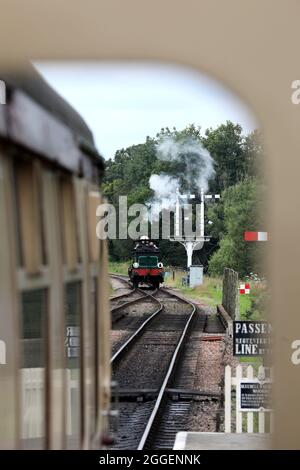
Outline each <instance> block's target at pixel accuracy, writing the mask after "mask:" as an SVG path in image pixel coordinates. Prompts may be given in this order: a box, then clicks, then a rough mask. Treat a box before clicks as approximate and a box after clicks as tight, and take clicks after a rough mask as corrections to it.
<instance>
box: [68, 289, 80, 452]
mask: <svg viewBox="0 0 300 470" xmlns="http://www.w3.org/2000/svg"><path fill="white" fill-rule="evenodd" d="M65 299H66V300H65V322H66V335H65V346H66V369H67V385H66V386H67V446H68V448H75V447H78V446H79V444H80V322H81V321H80V312H81V283H80V282H72V283H68V284H67V285H66V287H65Z"/></svg>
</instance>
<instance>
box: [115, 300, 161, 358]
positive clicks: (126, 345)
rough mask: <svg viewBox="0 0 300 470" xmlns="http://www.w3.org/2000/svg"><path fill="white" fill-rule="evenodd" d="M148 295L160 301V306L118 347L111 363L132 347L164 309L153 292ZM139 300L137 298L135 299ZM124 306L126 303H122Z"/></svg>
mask: <svg viewBox="0 0 300 470" xmlns="http://www.w3.org/2000/svg"><path fill="white" fill-rule="evenodd" d="M147 297H152V299H153V300H155V302H157V303H158V305H159V307H158V309H157V310H155V312H154V313H152V315H151V316H150V317H148V318H147V319H146V320H145V321H144V322H143V323H142V324H141V325H140V327H139V328H138V329H137V330H136V331H135V332H134V333H133V334H132V335H131V336H130V337H129V338H128V339H127V340H126V341H125V343H124V344H122V346H121V347H120V348H119V349H118V351H116V352H115V354H114V355H113V356H112V357H111V360H110V363H111V364H115V363H116V362H117V360H119V359H120V358H121V357H122V355H123V354H124V353H125V351H126V350H127V349H128V348H129V347H130V346H132V344H133V342H134V341H135V340H136V339H137V338H138V337H139V336H141V334H142V333H143V332H144V330H145V328H146V326H147V325H148V324H149V323H150V322H151V321H152V320H153V319H154V318H155V317H156V316H157V315H158V314H159V313H160V312H161V311H162V309H163V308H164V306H163V304H162V303H161V302H160V301H159V300H158V299H156V298H155V297H154V296H153V295H152V294H147ZM141 298H143V299H144V298H145V297H139V299H141ZM135 300H137V299H135ZM122 306H124V304H123V305H122Z"/></svg>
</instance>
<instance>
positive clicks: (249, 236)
mask: <svg viewBox="0 0 300 470" xmlns="http://www.w3.org/2000/svg"><path fill="white" fill-rule="evenodd" d="M244 240H245V241H246V242H267V241H268V232H244Z"/></svg>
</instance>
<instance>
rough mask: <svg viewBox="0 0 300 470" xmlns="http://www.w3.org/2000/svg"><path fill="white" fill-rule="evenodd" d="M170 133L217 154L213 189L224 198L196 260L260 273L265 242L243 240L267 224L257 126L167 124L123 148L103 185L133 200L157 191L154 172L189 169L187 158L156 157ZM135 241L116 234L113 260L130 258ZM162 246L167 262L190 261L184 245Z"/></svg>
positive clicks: (112, 198)
mask: <svg viewBox="0 0 300 470" xmlns="http://www.w3.org/2000/svg"><path fill="white" fill-rule="evenodd" d="M166 136H168V137H172V138H173V139H174V140H175V141H180V140H181V139H186V138H189V137H193V138H194V139H196V140H198V141H199V142H201V144H202V145H203V146H204V147H205V148H206V149H207V150H208V151H209V152H210V154H211V156H212V158H213V160H214V169H215V174H214V176H213V178H212V179H211V180H210V181H209V191H210V192H214V193H221V200H220V201H219V202H217V203H215V204H213V205H211V207H210V208H209V210H208V211H207V220H206V222H207V221H208V220H211V221H212V222H213V224H212V225H207V226H206V233H207V234H210V235H211V237H212V238H211V241H210V242H209V243H206V244H205V245H204V248H203V249H202V250H200V251H197V252H195V254H194V259H193V261H194V263H202V264H203V265H204V266H205V267H206V268H208V269H209V271H210V272H211V273H212V274H222V272H223V268H224V267H225V266H229V267H232V268H234V269H236V270H237V271H239V273H240V275H241V276H244V275H246V274H247V273H249V272H258V273H260V268H259V266H258V264H257V261H256V260H257V258H258V256H257V255H258V253H257V250H258V249H260V247H259V246H258V244H256V243H248V244H247V243H245V242H244V240H243V232H244V231H245V230H264V227H263V223H262V220H261V219H260V215H259V210H260V209H261V204H262V201H263V199H264V198H263V191H264V189H263V183H262V181H261V178H260V177H259V176H258V171H257V166H258V164H259V163H260V160H261V159H262V157H263V151H262V148H261V145H260V142H259V134H258V132H257V131H254V132H253V133H251V134H249V135H247V136H244V135H243V134H242V128H241V126H239V125H238V124H233V123H232V122H230V121H227V122H226V124H222V125H220V126H219V127H217V128H216V129H207V130H206V131H205V132H204V133H202V132H201V128H200V127H196V126H195V125H190V126H188V127H187V128H185V129H183V130H181V131H177V130H176V129H175V128H174V129H173V130H170V129H169V128H165V129H162V130H161V132H160V133H159V134H157V135H156V137H155V138H150V137H147V138H146V141H145V143H143V144H139V145H132V146H131V147H128V148H126V149H121V150H119V151H117V152H116V154H115V157H114V159H112V160H108V162H107V166H106V175H105V179H104V182H103V186H102V191H103V193H104V195H105V196H106V197H107V199H108V200H109V202H111V203H113V204H114V205H115V206H116V207H117V206H118V198H119V196H121V195H127V196H128V206H129V205H131V204H133V203H147V202H149V201H150V200H151V198H152V196H153V192H152V190H151V188H150V186H149V178H150V176H151V175H152V174H161V173H166V174H169V175H175V176H177V177H178V178H180V177H181V175H184V173H185V163H184V162H183V163H182V162H181V163H180V165H179V164H178V162H177V163H174V162H169V161H162V160H160V159H158V158H157V152H156V144H157V142H159V141H160V140H161V139H162V138H164V137H166ZM191 190H193V191H195V190H196V191H197V190H199V188H191ZM258 209H259V210H258ZM261 212H262V211H261ZM132 245H133V242H132V241H131V240H111V241H110V257H111V260H112V261H122V260H126V259H129V258H130V256H131V249H132ZM160 248H161V251H162V254H163V261H164V263H165V264H170V265H173V266H174V265H177V266H182V267H184V266H185V262H186V257H185V251H184V248H183V247H182V246H181V245H180V244H178V243H172V242H169V241H167V240H162V241H161V242H160Z"/></svg>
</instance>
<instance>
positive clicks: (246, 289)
mask: <svg viewBox="0 0 300 470" xmlns="http://www.w3.org/2000/svg"><path fill="white" fill-rule="evenodd" d="M240 294H250V284H247V283H246V284H240Z"/></svg>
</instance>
